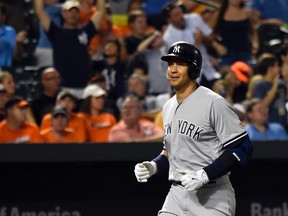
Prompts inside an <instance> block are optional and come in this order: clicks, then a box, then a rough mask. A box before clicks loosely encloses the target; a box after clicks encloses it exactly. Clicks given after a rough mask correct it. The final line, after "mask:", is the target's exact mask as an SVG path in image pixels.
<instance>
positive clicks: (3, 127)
mask: <svg viewBox="0 0 288 216" xmlns="http://www.w3.org/2000/svg"><path fill="white" fill-rule="evenodd" d="M42 142H43V140H42V138H41V136H40V132H39V128H38V127H37V125H36V124H34V123H31V122H25V123H24V124H23V125H22V127H21V128H20V129H19V130H12V129H10V128H9V127H8V125H7V121H6V120H3V121H2V122H1V123H0V143H2V144H3V143H42Z"/></svg>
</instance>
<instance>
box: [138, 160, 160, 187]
mask: <svg viewBox="0 0 288 216" xmlns="http://www.w3.org/2000/svg"><path fill="white" fill-rule="evenodd" d="M152 163H153V162H149V161H144V162H143V163H138V164H136V165H135V169H134V173H135V176H136V179H137V181H138V182H147V181H148V179H149V178H150V177H151V176H152V175H154V174H155V169H154V167H153V165H152ZM154 163H155V162H154Z"/></svg>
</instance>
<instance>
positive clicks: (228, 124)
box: [134, 41, 253, 216]
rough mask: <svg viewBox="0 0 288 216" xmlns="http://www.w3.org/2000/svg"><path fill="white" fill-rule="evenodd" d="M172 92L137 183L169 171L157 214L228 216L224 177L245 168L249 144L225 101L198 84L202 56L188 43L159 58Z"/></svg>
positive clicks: (229, 193)
mask: <svg viewBox="0 0 288 216" xmlns="http://www.w3.org/2000/svg"><path fill="white" fill-rule="evenodd" d="M161 59H162V60H163V61H166V62H168V74H167V77H168V80H169V82H170V84H171V86H172V87H173V88H174V89H175V91H176V94H175V95H174V96H173V97H172V98H170V99H169V100H168V101H167V103H166V104H165V105H164V107H163V124H164V142H163V143H164V147H163V150H162V152H161V154H160V155H159V156H158V157H156V158H155V159H153V160H152V161H144V162H142V163H138V164H136V166H135V169H134V172H135V176H136V178H137V180H138V182H147V180H148V179H149V178H150V177H151V176H152V175H155V174H160V173H164V172H167V171H168V170H169V180H170V181H171V183H172V184H171V189H170V191H169V193H168V195H167V197H166V200H165V202H164V204H163V207H162V209H161V210H160V211H159V212H158V215H160V216H168V215H169V216H172V215H177V216H184V215H185V216H187V215H189V216H203V215H205V216H224V215H225V216H228V215H229V216H231V215H235V208H236V201H235V194H234V190H233V188H232V185H231V183H230V180H229V174H230V171H231V169H232V167H234V166H238V165H240V166H244V165H247V163H248V162H249V159H250V157H251V155H252V152H253V146H252V143H251V141H250V139H249V136H248V135H247V133H246V131H245V130H244V128H243V126H241V123H240V120H239V118H238V116H237V115H236V114H235V112H234V110H233V108H232V107H231V105H230V103H229V102H228V101H226V100H225V99H224V98H222V97H221V96H220V95H218V94H217V93H215V92H213V91H212V90H210V89H208V88H206V87H203V86H199V85H198V84H197V82H196V79H197V78H198V77H199V74H200V68H201V62H202V56H201V53H200V51H199V50H198V49H197V48H196V47H194V46H193V45H191V44H190V43H188V42H184V41H179V42H176V43H174V44H172V45H171V47H170V48H169V50H168V53H167V54H166V55H164V56H162V57H161Z"/></svg>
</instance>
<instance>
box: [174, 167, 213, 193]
mask: <svg viewBox="0 0 288 216" xmlns="http://www.w3.org/2000/svg"><path fill="white" fill-rule="evenodd" d="M177 172H179V173H180V174H182V175H183V176H182V177H181V178H180V181H181V183H182V185H183V186H184V187H185V188H186V189H187V190H188V191H193V190H197V189H198V188H200V187H202V186H203V185H205V184H206V183H208V182H209V178H208V175H207V173H206V172H205V171H204V170H203V169H201V170H198V171H196V172H195V171H188V170H179V169H177Z"/></svg>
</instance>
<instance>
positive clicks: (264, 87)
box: [253, 54, 287, 128]
mask: <svg viewBox="0 0 288 216" xmlns="http://www.w3.org/2000/svg"><path fill="white" fill-rule="evenodd" d="M263 55H265V54H263ZM256 71H257V73H259V74H261V75H262V80H260V81H259V82H257V83H256V84H255V87H254V93H253V97H255V98H258V99H260V100H261V103H262V105H263V106H266V107H267V108H268V109H269V122H277V123H280V124H282V125H283V126H284V127H285V128H286V127H287V110H286V108H285V104H286V101H287V89H286V86H285V84H284V82H283V80H282V79H281V78H279V76H280V67H279V63H278V59H277V58H276V57H275V56H274V55H272V54H270V55H266V56H265V57H263V58H261V57H259V61H258V62H257V64H256Z"/></svg>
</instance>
